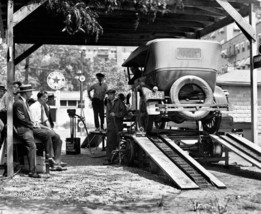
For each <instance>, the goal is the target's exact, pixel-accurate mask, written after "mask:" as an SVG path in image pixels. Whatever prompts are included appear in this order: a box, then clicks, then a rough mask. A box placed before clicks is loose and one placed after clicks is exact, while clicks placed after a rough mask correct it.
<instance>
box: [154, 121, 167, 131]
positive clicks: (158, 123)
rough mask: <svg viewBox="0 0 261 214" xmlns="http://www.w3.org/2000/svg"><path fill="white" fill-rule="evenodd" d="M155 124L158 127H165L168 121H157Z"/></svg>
mask: <svg viewBox="0 0 261 214" xmlns="http://www.w3.org/2000/svg"><path fill="white" fill-rule="evenodd" d="M154 124H155V127H156V129H164V128H165V126H166V122H164V121H155V122H154Z"/></svg>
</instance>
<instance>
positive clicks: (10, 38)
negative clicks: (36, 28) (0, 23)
mask: <svg viewBox="0 0 261 214" xmlns="http://www.w3.org/2000/svg"><path fill="white" fill-rule="evenodd" d="M7 10H8V12H7V14H8V18H7V20H8V22H7V46H8V52H7V103H8V105H7V137H6V143H7V175H8V176H13V174H14V163H13V162H14V160H13V84H12V83H13V79H14V35H13V27H14V26H13V11H14V0H8V7H7Z"/></svg>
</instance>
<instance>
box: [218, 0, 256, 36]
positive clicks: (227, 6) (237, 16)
mask: <svg viewBox="0 0 261 214" xmlns="http://www.w3.org/2000/svg"><path fill="white" fill-rule="evenodd" d="M216 1H217V3H219V4H220V6H221V7H223V8H224V10H225V11H227V13H228V14H229V15H230V16H231V17H232V18H233V19H234V20H235V22H236V23H237V24H238V25H239V26H240V27H242V28H243V29H244V30H245V31H246V33H247V34H248V35H249V36H250V37H251V38H252V39H253V40H254V41H256V32H255V31H254V29H253V27H252V26H251V25H250V24H249V23H248V22H247V21H246V20H245V19H244V18H243V17H242V16H241V15H240V14H239V13H238V12H237V10H235V8H233V7H232V6H231V4H229V3H228V1H227V0H216Z"/></svg>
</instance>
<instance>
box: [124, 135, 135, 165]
mask: <svg viewBox="0 0 261 214" xmlns="http://www.w3.org/2000/svg"><path fill="white" fill-rule="evenodd" d="M120 147H121V148H120V151H121V154H120V156H121V163H122V164H124V165H127V166H130V165H132V163H133V161H134V155H135V152H134V143H133V141H132V140H131V139H126V140H124V142H123V143H122V144H121V146H120Z"/></svg>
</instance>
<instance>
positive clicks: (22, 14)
mask: <svg viewBox="0 0 261 214" xmlns="http://www.w3.org/2000/svg"><path fill="white" fill-rule="evenodd" d="M46 1H47V0H44V1H42V2H41V3H33V4H29V5H26V6H23V7H21V8H20V9H19V10H17V11H16V12H15V13H14V18H13V22H14V26H16V25H17V24H18V23H19V22H21V21H22V20H23V19H25V18H26V17H27V16H28V15H30V14H31V13H32V12H34V11H35V10H36V9H37V8H39V7H40V6H41V5H43V4H44V3H45V2H46Z"/></svg>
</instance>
